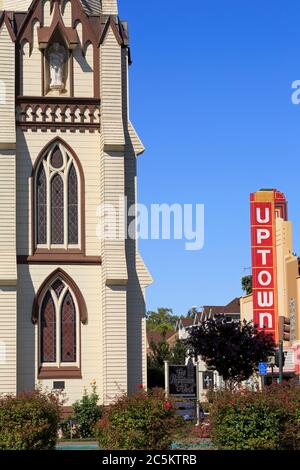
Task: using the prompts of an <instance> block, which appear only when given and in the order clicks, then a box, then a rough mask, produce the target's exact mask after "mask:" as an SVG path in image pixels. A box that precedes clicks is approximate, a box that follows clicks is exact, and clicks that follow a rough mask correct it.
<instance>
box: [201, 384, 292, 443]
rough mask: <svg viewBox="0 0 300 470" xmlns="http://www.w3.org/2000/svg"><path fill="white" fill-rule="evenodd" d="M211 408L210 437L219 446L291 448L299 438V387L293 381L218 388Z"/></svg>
mask: <svg viewBox="0 0 300 470" xmlns="http://www.w3.org/2000/svg"><path fill="white" fill-rule="evenodd" d="M210 411H211V413H210V419H211V424H212V438H213V441H214V443H215V444H216V445H217V446H218V448H220V449H233V450H260V449H261V450H263V449H265V450H266V449H269V450H275V449H283V448H286V449H292V448H297V445H298V443H299V442H300V441H299V438H300V390H299V389H298V388H297V387H295V386H293V385H288V384H285V385H282V386H271V387H268V388H266V389H265V390H263V391H262V392H253V391H245V390H242V391H238V392H229V391H222V392H221V391H219V392H216V393H215V396H214V399H213V402H212V405H211V410H210ZM297 435H298V439H297Z"/></svg>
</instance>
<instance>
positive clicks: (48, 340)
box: [41, 291, 56, 362]
mask: <svg viewBox="0 0 300 470" xmlns="http://www.w3.org/2000/svg"><path fill="white" fill-rule="evenodd" d="M41 360H42V362H56V316H55V307H54V302H53V299H52V296H51V293H50V292H49V291H48V292H47V293H46V295H45V298H44V301H43V304H42V310H41Z"/></svg>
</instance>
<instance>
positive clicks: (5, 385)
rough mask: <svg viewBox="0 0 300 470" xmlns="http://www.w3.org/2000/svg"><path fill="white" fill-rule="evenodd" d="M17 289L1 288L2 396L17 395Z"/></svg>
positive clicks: (0, 375) (0, 347)
mask: <svg viewBox="0 0 300 470" xmlns="http://www.w3.org/2000/svg"><path fill="white" fill-rule="evenodd" d="M16 364H17V363H16V288H15V287H4V286H0V394H1V393H16V381H17V367H16Z"/></svg>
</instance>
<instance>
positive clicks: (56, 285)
mask: <svg viewBox="0 0 300 470" xmlns="http://www.w3.org/2000/svg"><path fill="white" fill-rule="evenodd" d="M52 289H53V290H54V292H55V294H56V297H57V298H58V299H59V296H60V294H61V293H62V291H63V289H64V285H63V283H62V282H61V280H60V279H56V281H54V282H53V284H52Z"/></svg>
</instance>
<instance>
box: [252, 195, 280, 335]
mask: <svg viewBox="0 0 300 470" xmlns="http://www.w3.org/2000/svg"><path fill="white" fill-rule="evenodd" d="M257 194H258V193H255V194H251V240H252V275H253V281H252V283H253V320H254V323H255V324H256V325H257V326H258V330H263V329H264V330H265V331H266V332H267V333H271V334H272V335H273V336H274V339H275V340H276V341H277V340H278V305H277V303H278V301H277V273H276V226H275V220H276V210H275V191H266V192H265V197H264V198H263V197H262V198H257ZM268 195H270V197H268ZM259 199H264V200H259ZM267 199H268V200H267Z"/></svg>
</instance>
